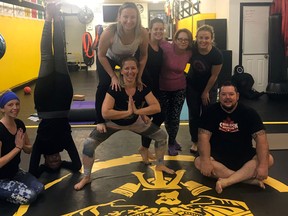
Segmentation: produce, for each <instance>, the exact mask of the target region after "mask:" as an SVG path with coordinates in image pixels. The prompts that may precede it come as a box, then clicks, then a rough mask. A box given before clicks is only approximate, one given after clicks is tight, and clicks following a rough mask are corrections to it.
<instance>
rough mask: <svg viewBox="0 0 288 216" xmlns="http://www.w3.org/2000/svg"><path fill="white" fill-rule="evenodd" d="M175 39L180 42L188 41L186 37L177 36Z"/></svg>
mask: <svg viewBox="0 0 288 216" xmlns="http://www.w3.org/2000/svg"><path fill="white" fill-rule="evenodd" d="M177 40H178V41H179V42H181V43H188V42H189V39H188V38H177Z"/></svg>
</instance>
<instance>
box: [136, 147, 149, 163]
mask: <svg viewBox="0 0 288 216" xmlns="http://www.w3.org/2000/svg"><path fill="white" fill-rule="evenodd" d="M138 152H139V154H140V155H141V157H142V161H143V163H145V164H151V163H150V161H149V153H148V152H149V150H148V149H147V148H145V147H143V146H141V147H140V148H139V149H138Z"/></svg>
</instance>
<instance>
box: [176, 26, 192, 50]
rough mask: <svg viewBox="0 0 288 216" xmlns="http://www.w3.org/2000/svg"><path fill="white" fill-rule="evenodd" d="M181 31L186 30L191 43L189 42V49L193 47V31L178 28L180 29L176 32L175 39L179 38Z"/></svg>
mask: <svg viewBox="0 0 288 216" xmlns="http://www.w3.org/2000/svg"><path fill="white" fill-rule="evenodd" d="M181 32H184V33H186V34H187V36H188V40H189V44H188V47H187V50H188V49H191V47H192V45H193V36H192V33H191V31H189V30H188V29H186V28H182V29H178V30H177V31H176V33H175V34H174V38H173V40H174V41H176V40H177V39H178V36H179V34H180V33H181Z"/></svg>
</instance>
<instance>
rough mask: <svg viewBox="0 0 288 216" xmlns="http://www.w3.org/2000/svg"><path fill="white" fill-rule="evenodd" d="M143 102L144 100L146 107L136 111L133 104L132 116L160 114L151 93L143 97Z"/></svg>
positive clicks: (156, 102) (158, 105)
mask: <svg viewBox="0 0 288 216" xmlns="http://www.w3.org/2000/svg"><path fill="white" fill-rule="evenodd" d="M145 100H146V102H147V104H148V106H145V107H142V108H140V109H137V108H136V106H135V104H134V102H133V104H132V106H133V113H134V114H136V115H153V114H156V113H159V112H161V108H160V104H159V102H158V100H157V99H156V97H155V96H154V95H153V93H152V92H149V93H148V94H147V95H146V96H145Z"/></svg>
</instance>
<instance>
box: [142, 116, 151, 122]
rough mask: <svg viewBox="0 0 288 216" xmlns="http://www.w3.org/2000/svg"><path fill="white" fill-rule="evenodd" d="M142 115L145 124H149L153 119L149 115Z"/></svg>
mask: <svg viewBox="0 0 288 216" xmlns="http://www.w3.org/2000/svg"><path fill="white" fill-rule="evenodd" d="M140 117H141V119H142V120H143V122H144V123H145V124H149V123H150V122H151V119H150V118H149V117H148V116H147V115H140Z"/></svg>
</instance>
